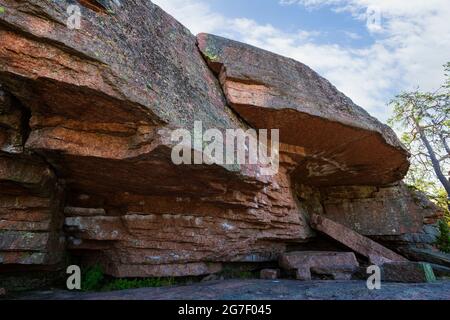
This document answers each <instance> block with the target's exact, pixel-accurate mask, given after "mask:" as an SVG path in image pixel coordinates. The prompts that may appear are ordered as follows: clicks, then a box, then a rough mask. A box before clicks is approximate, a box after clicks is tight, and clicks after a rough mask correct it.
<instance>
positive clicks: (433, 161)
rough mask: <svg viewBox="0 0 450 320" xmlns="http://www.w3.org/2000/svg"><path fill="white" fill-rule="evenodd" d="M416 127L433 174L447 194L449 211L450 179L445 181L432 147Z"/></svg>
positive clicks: (421, 131) (420, 128) (419, 127)
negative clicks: (428, 157) (429, 160)
mask: <svg viewBox="0 0 450 320" xmlns="http://www.w3.org/2000/svg"><path fill="white" fill-rule="evenodd" d="M416 126H417V131H418V132H419V135H420V139H421V140H422V142H423V144H424V145H425V148H426V149H427V151H428V155H429V156H430V159H431V164H432V165H433V169H434V172H435V173H436V176H437V178H438V179H439V181H440V182H441V184H442V185H443V187H444V189H445V191H446V192H447V206H448V209H449V210H450V179H447V178H446V177H445V175H444V173H443V172H442V169H441V164H440V163H439V160H438V158H437V156H436V153H435V152H434V150H433V147H432V146H431V144H430V141H429V140H428V138H427V136H426V134H425V131H424V130H423V128H422V127H421V126H420V125H419V124H416Z"/></svg>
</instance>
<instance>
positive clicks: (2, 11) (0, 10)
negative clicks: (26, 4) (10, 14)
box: [0, 6, 5, 14]
mask: <svg viewBox="0 0 450 320" xmlns="http://www.w3.org/2000/svg"><path fill="white" fill-rule="evenodd" d="M2 13H5V8H4V7H2V6H0V14H2Z"/></svg>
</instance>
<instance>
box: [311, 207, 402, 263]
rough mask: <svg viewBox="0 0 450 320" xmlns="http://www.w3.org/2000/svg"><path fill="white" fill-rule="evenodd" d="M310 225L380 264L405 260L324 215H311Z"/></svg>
mask: <svg viewBox="0 0 450 320" xmlns="http://www.w3.org/2000/svg"><path fill="white" fill-rule="evenodd" d="M311 225H312V227H313V228H314V229H316V230H318V231H321V232H323V233H325V234H326V235H328V236H330V237H331V238H333V239H335V240H336V241H339V242H340V243H342V244H344V245H346V246H347V247H349V248H350V249H352V250H354V251H355V252H357V253H359V254H361V255H363V256H365V257H367V258H368V259H369V260H370V262H372V263H374V264H377V265H382V264H383V263H385V262H388V261H396V262H407V261H408V260H407V259H406V258H404V257H402V256H401V255H399V254H397V253H395V252H393V251H392V250H389V249H388V248H386V247H383V246H382V245H380V244H378V243H376V242H374V241H372V240H370V239H369V238H367V237H364V236H362V235H361V234H359V233H357V232H355V231H353V230H352V229H350V228H347V227H345V226H343V225H342V224H339V223H336V222H334V221H332V220H330V219H328V218H326V217H323V216H319V215H313V216H312V217H311Z"/></svg>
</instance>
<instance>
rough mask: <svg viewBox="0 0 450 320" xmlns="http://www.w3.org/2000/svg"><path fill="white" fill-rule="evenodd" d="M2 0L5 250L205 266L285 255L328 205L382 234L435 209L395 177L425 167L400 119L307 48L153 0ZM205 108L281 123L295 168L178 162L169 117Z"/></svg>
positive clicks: (160, 272) (181, 271) (7, 258)
mask: <svg viewBox="0 0 450 320" xmlns="http://www.w3.org/2000/svg"><path fill="white" fill-rule="evenodd" d="M74 3H75V4H78V5H80V8H81V14H82V15H81V18H82V20H81V28H80V29H69V28H68V27H67V19H68V18H69V17H68V14H67V7H68V6H69V5H70V4H74ZM0 6H2V7H4V8H5V14H0V43H1V46H0V85H1V87H0V187H1V188H0V267H1V266H5V265H10V266H13V267H14V266H20V265H22V266H23V265H25V266H28V265H37V266H42V267H44V266H51V265H53V266H56V265H58V264H59V263H61V261H62V260H63V259H62V257H63V255H64V253H65V252H69V253H70V254H71V255H74V256H77V257H79V258H80V259H81V260H82V261H86V262H89V263H95V262H97V263H100V264H101V265H102V266H103V268H104V270H105V271H106V272H107V273H108V274H110V275H113V276H117V277H153V276H154V277H163V276H190V275H193V276H199V275H203V274H211V273H216V272H219V271H220V270H221V264H222V263H228V262H266V261H277V259H278V258H279V257H280V256H281V255H282V254H284V253H285V252H286V250H287V247H288V245H291V244H298V243H307V242H308V240H310V239H311V238H312V237H314V236H315V235H316V234H315V232H314V231H313V230H312V229H311V228H310V226H309V224H308V219H309V218H310V217H311V216H312V215H313V214H321V215H323V216H326V217H329V218H330V219H333V220H335V221H337V222H339V223H341V224H342V225H345V226H347V227H349V228H351V229H354V230H356V231H358V232H360V233H362V234H365V235H371V236H380V235H381V236H403V235H405V234H409V233H411V232H420V230H422V228H423V227H424V222H425V223H431V222H432V221H431V220H433V221H435V217H436V216H437V213H436V209H435V208H431V207H430V208H426V207H424V206H422V205H414V204H413V202H414V201H415V200H414V199H413V196H411V194H409V193H408V191H407V190H405V189H404V188H403V187H398V186H394V187H393V186H392V185H391V184H392V183H397V182H398V181H399V180H401V179H402V178H403V177H404V175H405V174H406V172H407V169H408V166H409V163H408V159H407V158H408V154H407V152H406V151H405V150H404V148H403V147H402V146H401V144H400V142H399V141H398V139H397V137H396V136H395V134H394V133H393V131H392V130H391V129H389V128H388V127H387V126H385V125H383V124H381V123H380V122H378V121H377V120H376V119H374V118H372V117H371V116H370V115H368V114H367V113H366V112H365V111H364V110H363V109H362V108H360V107H358V106H356V105H355V104H354V103H353V102H351V101H350V99H348V98H347V97H345V96H344V95H343V94H342V93H340V92H338V91H337V90H336V89H335V88H334V87H333V86H332V85H331V84H330V83H329V82H328V81H326V80H325V79H323V78H321V77H320V76H318V75H317V74H316V73H315V72H313V71H312V70H311V69H309V68H308V67H306V66H304V65H303V64H301V63H299V62H296V61H294V60H291V59H287V58H284V57H281V56H278V55H275V54H272V53H269V52H266V51H264V50H260V49H257V48H254V47H251V46H247V45H244V44H240V43H237V42H234V41H230V40H226V39H223V38H219V37H216V36H212V35H200V36H198V37H197V38H196V37H195V36H193V35H192V34H191V33H190V32H189V31H188V30H187V29H186V28H185V27H183V26H182V25H181V24H180V23H179V22H177V21H176V20H175V19H174V18H172V17H171V16H169V15H168V14H166V13H165V12H164V11H162V10H161V9H160V8H159V7H157V6H156V5H154V4H153V3H151V2H150V1H147V0H133V1H77V2H74V1H66V0H60V1H40V0H29V1H16V0H0ZM196 121H201V122H202V127H203V129H204V130H207V129H217V130H218V131H220V132H224V131H225V130H226V129H236V130H242V131H246V130H248V129H280V142H281V145H280V154H279V158H280V169H279V172H278V173H277V174H275V175H273V176H270V175H269V176H267V175H264V174H263V172H264V171H263V169H264V166H263V165H261V164H248V165H245V164H227V165H224V164H214V165H208V164H196V165H189V164H182V165H175V164H174V162H173V161H172V159H171V156H172V151H173V147H174V146H175V145H176V144H177V142H176V141H172V140H171V137H170V133H171V132H172V130H175V129H186V130H187V131H189V132H191V133H193V131H195V130H194V127H195V122H196ZM270 138H272V137H270ZM189 150H190V151H191V153H192V155H193V157H194V158H195V157H196V156H199V155H201V156H203V154H202V152H203V150H202V148H201V147H200V148H198V146H197V147H196V146H193V147H192V148H191V149H189ZM427 219H428V220H430V221H428V222H427V221H426V220H427ZM370 223H374V226H373V227H371V226H370V225H369V224H370ZM0 270H1V268H0Z"/></svg>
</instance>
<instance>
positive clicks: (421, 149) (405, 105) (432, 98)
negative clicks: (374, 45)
mask: <svg viewBox="0 0 450 320" xmlns="http://www.w3.org/2000/svg"><path fill="white" fill-rule="evenodd" d="M444 67H445V77H446V79H445V81H444V83H443V85H442V86H441V87H440V88H439V89H438V90H436V91H435V92H421V91H419V89H417V90H415V91H413V92H404V93H401V94H399V95H398V96H396V97H395V99H393V100H392V102H391V106H392V108H393V116H392V118H391V119H390V120H389V123H390V124H391V125H392V126H394V127H396V128H398V129H399V130H400V132H402V135H401V140H402V142H403V143H404V145H405V146H406V148H407V149H408V150H409V151H410V153H411V170H410V172H409V174H408V176H407V178H406V182H407V183H408V184H409V185H411V186H413V187H414V188H416V189H418V190H421V191H423V192H425V193H427V194H428V195H429V196H430V198H432V199H433V200H434V201H435V202H436V203H437V204H438V205H440V206H441V207H443V208H444V209H445V210H448V209H449V208H450V203H449V196H450V180H449V175H450V146H449V144H450V104H449V101H450V76H449V74H450V63H447V64H446V65H445V66H444ZM447 213H448V212H447ZM449 221H450V219H449Z"/></svg>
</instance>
